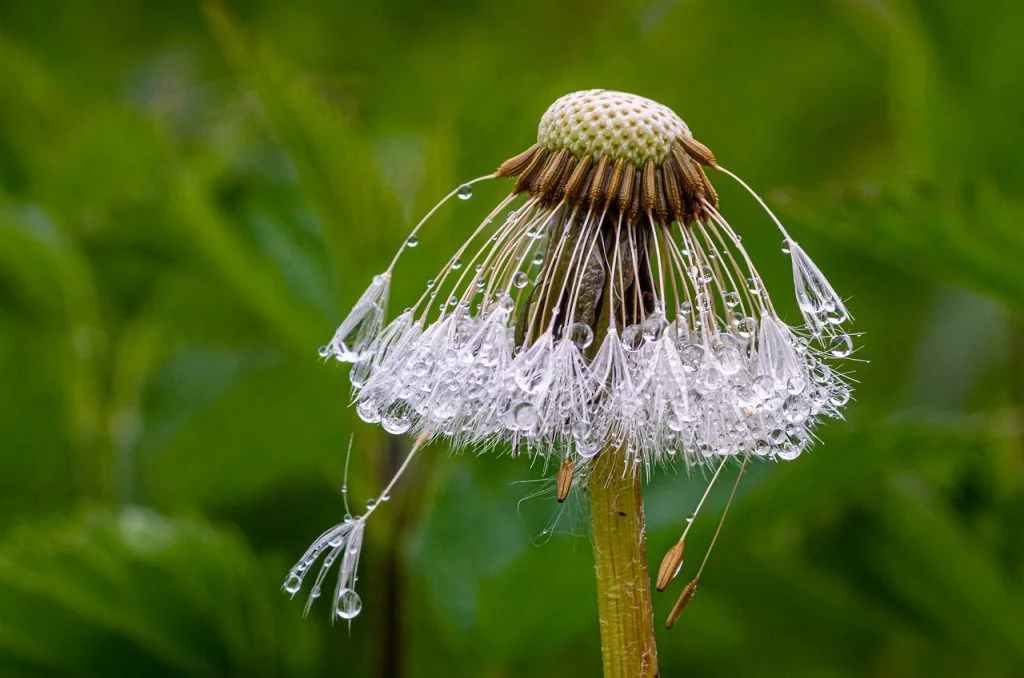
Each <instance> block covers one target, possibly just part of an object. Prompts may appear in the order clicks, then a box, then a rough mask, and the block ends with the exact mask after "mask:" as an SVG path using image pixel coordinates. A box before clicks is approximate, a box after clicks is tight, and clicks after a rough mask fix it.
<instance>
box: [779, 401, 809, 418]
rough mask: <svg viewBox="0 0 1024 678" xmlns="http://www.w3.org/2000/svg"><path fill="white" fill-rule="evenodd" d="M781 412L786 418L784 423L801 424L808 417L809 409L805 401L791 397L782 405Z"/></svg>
mask: <svg viewBox="0 0 1024 678" xmlns="http://www.w3.org/2000/svg"><path fill="white" fill-rule="evenodd" d="M782 412H783V414H785V416H786V421H788V422H790V423H793V424H802V423H804V421H806V419H807V417H809V416H810V414H811V407H810V405H809V404H808V403H807V401H806V400H805V399H803V398H801V397H800V396H793V395H791V396H789V397H788V398H786V400H785V401H784V402H783V403H782Z"/></svg>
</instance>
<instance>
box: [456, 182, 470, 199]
mask: <svg viewBox="0 0 1024 678" xmlns="http://www.w3.org/2000/svg"><path fill="white" fill-rule="evenodd" d="M455 195H457V196H459V200H469V199H470V198H472V197H473V187H472V186H470V185H469V184H462V185H461V186H459V190H457V191H456V192H455Z"/></svg>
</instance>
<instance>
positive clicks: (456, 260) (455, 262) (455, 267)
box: [452, 257, 462, 271]
mask: <svg viewBox="0 0 1024 678" xmlns="http://www.w3.org/2000/svg"><path fill="white" fill-rule="evenodd" d="M460 268H462V259H459V258H458V257H455V258H454V259H452V270H454V271H457V270H459V269H460Z"/></svg>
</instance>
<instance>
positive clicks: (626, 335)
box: [620, 325, 644, 353]
mask: <svg viewBox="0 0 1024 678" xmlns="http://www.w3.org/2000/svg"><path fill="white" fill-rule="evenodd" d="M620 340H621V341H622V347H623V348H624V349H626V350H627V351H629V352H631V353H632V352H635V351H639V350H640V347H641V346H643V345H644V333H643V328H641V327H640V325H630V326H629V327H626V328H625V329H623V330H622V334H621V335H620Z"/></svg>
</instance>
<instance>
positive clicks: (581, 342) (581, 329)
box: [569, 323, 594, 351]
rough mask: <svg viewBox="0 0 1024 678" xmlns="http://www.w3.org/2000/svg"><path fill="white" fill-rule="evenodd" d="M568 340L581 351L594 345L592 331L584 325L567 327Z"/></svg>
mask: <svg viewBox="0 0 1024 678" xmlns="http://www.w3.org/2000/svg"><path fill="white" fill-rule="evenodd" d="M569 340H570V341H571V342H572V343H574V344H576V348H578V349H579V350H581V351H582V350H583V349H585V348H587V347H588V346H590V345H591V344H592V343H594V330H592V329H590V326H589V325H587V324H586V323H573V324H572V325H570V326H569Z"/></svg>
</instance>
